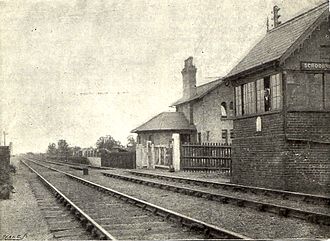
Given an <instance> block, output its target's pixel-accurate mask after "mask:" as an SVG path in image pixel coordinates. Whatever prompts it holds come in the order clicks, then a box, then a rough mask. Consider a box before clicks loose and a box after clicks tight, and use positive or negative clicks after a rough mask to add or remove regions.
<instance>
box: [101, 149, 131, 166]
mask: <svg viewBox="0 0 330 241" xmlns="http://www.w3.org/2000/svg"><path fill="white" fill-rule="evenodd" d="M101 166H102V167H114V168H126V169H134V168H135V167H136V164H135V151H131V152H102V154H101Z"/></svg>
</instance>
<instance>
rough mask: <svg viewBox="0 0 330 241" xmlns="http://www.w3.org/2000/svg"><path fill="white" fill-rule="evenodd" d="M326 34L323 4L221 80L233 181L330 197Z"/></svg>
mask: <svg viewBox="0 0 330 241" xmlns="http://www.w3.org/2000/svg"><path fill="white" fill-rule="evenodd" d="M329 36H330V23H329V4H328V3H324V4H321V5H319V6H318V7H316V8H314V9H311V10H309V11H307V12H305V13H303V14H301V15H299V16H297V17H295V18H293V19H291V20H289V21H287V22H285V23H283V24H281V25H279V26H278V27H276V28H274V29H272V30H270V31H268V32H267V33H266V35H265V36H264V38H263V39H262V40H261V41H260V42H259V43H258V44H257V45H256V46H254V47H253V48H252V50H251V51H250V52H249V53H248V54H247V55H246V56H245V57H244V58H243V59H242V60H241V62H240V63H239V64H238V65H237V66H236V67H234V68H233V70H232V71H231V72H230V73H229V74H228V76H227V77H226V79H227V80H228V81H230V82H231V84H232V85H233V86H234V87H235V119H234V122H233V125H234V133H235V138H234V140H233V157H232V158H233V159H232V181H233V182H234V183H239V184H245V185H255V186H263V187H270V188H279V189H285V190H292V191H308V192H318V193H323V194H324V193H325V194H329V193H330V190H329V189H330V68H329V67H330V37H329Z"/></svg>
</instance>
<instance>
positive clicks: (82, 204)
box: [23, 160, 248, 240]
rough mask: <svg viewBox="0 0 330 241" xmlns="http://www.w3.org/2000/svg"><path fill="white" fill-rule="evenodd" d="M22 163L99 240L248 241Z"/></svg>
mask: <svg viewBox="0 0 330 241" xmlns="http://www.w3.org/2000/svg"><path fill="white" fill-rule="evenodd" d="M23 163H24V164H25V165H26V166H28V167H29V168H30V169H31V170H32V171H33V172H34V173H36V174H37V175H38V177H39V178H40V179H41V180H42V181H43V183H45V184H46V185H47V186H48V187H51V189H52V190H53V193H54V194H55V196H56V197H57V199H58V200H59V201H60V202H62V203H64V204H65V206H66V207H67V208H68V209H69V210H70V211H71V212H72V213H74V214H75V215H76V216H77V217H78V219H79V220H80V221H81V222H82V223H83V225H84V226H85V227H86V229H87V230H88V231H90V232H91V233H92V234H93V235H94V236H95V237H98V238H100V239H112V240H115V239H126V240H127V239H139V240H141V239H144V240H148V239H149V240H155V239H210V238H218V239H223V238H224V239H248V237H246V236H244V235H241V234H238V233H235V232H231V231H228V230H225V229H222V228H219V227H217V226H214V225H210V224H207V223H205V222H202V221H199V220H197V219H193V218H190V217H187V216H185V215H182V214H179V213H177V212H174V211H171V210H167V209H165V208H162V207H159V206H156V205H154V204H151V203H148V202H146V201H143V200H140V199H137V198H135V197H131V196H129V195H126V194H123V193H120V192H118V191H115V190H113V189H110V188H107V187H104V186H101V185H99V184H96V183H93V182H91V181H88V180H84V179H83V178H80V177H77V176H74V175H72V174H70V173H66V172H63V171H61V170H58V169H55V168H52V167H48V166H46V165H43V164H41V163H38V162H34V161H31V160H30V161H29V163H30V165H32V166H33V167H31V166H30V165H29V164H27V163H26V162H23ZM39 172H40V173H39Z"/></svg>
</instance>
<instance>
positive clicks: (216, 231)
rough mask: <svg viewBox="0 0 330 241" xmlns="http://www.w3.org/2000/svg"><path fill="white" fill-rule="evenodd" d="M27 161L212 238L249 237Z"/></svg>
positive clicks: (246, 238) (247, 238)
mask: <svg viewBox="0 0 330 241" xmlns="http://www.w3.org/2000/svg"><path fill="white" fill-rule="evenodd" d="M29 161H31V162H33V163H35V164H37V165H40V166H42V167H45V168H48V169H50V170H53V171H56V172H59V173H62V174H64V175H66V176H67V177H69V178H72V179H73V180H76V181H78V182H81V183H82V184H84V185H87V186H90V187H93V188H95V189H97V190H98V191H101V192H104V193H106V194H109V195H111V196H114V197H117V198H119V199H121V200H124V201H126V202H128V203H131V204H133V205H135V206H137V207H140V208H142V209H145V210H147V211H150V212H152V213H154V214H156V215H159V216H161V217H163V218H166V219H168V220H171V221H177V222H180V224H181V225H183V226H186V227H188V228H190V229H195V230H199V231H203V232H204V233H205V234H207V235H208V236H209V237H214V238H218V239H223V238H225V239H245V240H250V239H251V238H249V237H246V236H244V235H241V234H238V233H235V232H232V231H229V230H226V229H223V228H219V227H217V226H214V225H211V224H208V223H205V222H203V221H200V220H197V219H194V218H191V217H188V216H185V215H182V214H180V213H177V212H174V211H171V210H168V209H165V208H162V207H159V206H157V205H154V204H152V203H149V202H146V201H143V200H140V199H138V198H135V197H132V196H129V195H127V194H124V193H121V192H118V191H116V190H113V189H110V188H107V187H104V186H101V185H99V184H97V183H93V182H91V181H88V180H85V179H83V178H80V177H77V176H75V175H72V174H70V173H67V172H64V171H61V170H58V169H55V168H52V167H48V166H46V165H44V164H41V163H39V162H36V161H33V160H31V159H29Z"/></svg>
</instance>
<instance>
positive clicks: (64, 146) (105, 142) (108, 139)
mask: <svg viewBox="0 0 330 241" xmlns="http://www.w3.org/2000/svg"><path fill="white" fill-rule="evenodd" d="M95 145H96V149H97V150H102V149H107V150H109V151H111V150H112V149H114V148H121V149H127V150H129V151H134V150H135V146H136V141H135V139H134V137H133V136H131V135H130V136H128V137H127V145H126V147H125V146H123V145H122V144H121V142H120V141H118V140H115V139H114V138H113V137H112V136H111V135H106V136H101V137H100V138H99V139H98V140H97V141H96V144H95ZM91 148H92V147H91ZM81 150H82V148H81V147H79V146H70V145H69V144H68V142H67V141H66V140H64V139H61V140H58V142H57V145H56V143H49V145H48V148H47V154H48V155H57V156H73V155H74V153H76V152H78V151H81Z"/></svg>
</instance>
